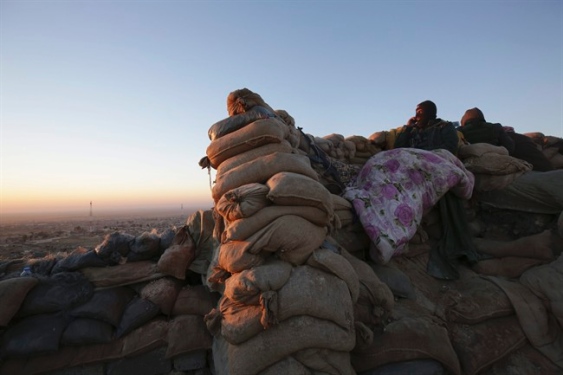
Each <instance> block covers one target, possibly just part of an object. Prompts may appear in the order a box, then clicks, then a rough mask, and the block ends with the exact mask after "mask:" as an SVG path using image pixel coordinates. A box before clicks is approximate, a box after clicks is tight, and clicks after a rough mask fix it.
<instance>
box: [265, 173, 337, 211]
mask: <svg viewBox="0 0 563 375" xmlns="http://www.w3.org/2000/svg"><path fill="white" fill-rule="evenodd" d="M266 185H267V186H268V187H269V188H270V191H269V192H268V195H267V198H268V199H270V200H271V201H272V202H274V204H276V205H281V206H312V207H316V208H319V209H321V210H323V211H324V212H326V213H327V214H328V216H329V218H332V216H333V215H334V206H333V203H332V197H331V195H332V194H331V193H330V191H328V190H327V189H326V188H325V187H324V186H323V185H322V184H321V183H320V182H319V181H317V180H315V179H312V178H310V177H307V176H304V175H302V174H298V173H292V172H279V173H276V174H275V175H273V176H272V177H270V179H268V181H267V182H266Z"/></svg>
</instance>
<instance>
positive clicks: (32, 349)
mask: <svg viewBox="0 0 563 375" xmlns="http://www.w3.org/2000/svg"><path fill="white" fill-rule="evenodd" d="M67 324H68V318H67V317H66V316H65V315H64V314H63V313H62V312H56V313H52V314H38V315H34V316H30V317H27V318H24V319H22V320H19V321H18V322H17V323H15V324H13V325H11V326H10V327H8V329H7V330H6V332H5V333H4V335H3V338H2V350H1V353H2V356H3V357H22V356H25V357H28V356H35V355H39V354H46V353H52V352H55V351H57V350H58V349H59V343H60V339H61V335H62V333H63V331H64V329H65V327H66V326H67Z"/></svg>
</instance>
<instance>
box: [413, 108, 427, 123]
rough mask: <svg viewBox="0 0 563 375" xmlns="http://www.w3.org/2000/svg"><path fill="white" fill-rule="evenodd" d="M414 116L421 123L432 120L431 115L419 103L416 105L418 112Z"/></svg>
mask: <svg viewBox="0 0 563 375" xmlns="http://www.w3.org/2000/svg"><path fill="white" fill-rule="evenodd" d="M414 117H415V118H416V122H417V123H418V124H419V123H423V124H424V123H426V122H428V121H429V120H430V116H428V113H427V111H426V109H425V108H423V107H421V106H419V105H417V106H416V113H415V116H414Z"/></svg>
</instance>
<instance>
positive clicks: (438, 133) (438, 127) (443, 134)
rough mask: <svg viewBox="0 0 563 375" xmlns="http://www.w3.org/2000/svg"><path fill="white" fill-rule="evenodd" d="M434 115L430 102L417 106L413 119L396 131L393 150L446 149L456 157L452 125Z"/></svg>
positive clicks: (433, 108) (456, 147)
mask: <svg viewBox="0 0 563 375" xmlns="http://www.w3.org/2000/svg"><path fill="white" fill-rule="evenodd" d="M436 113H437V109H436V104H434V103H433V102H431V101H430V100H426V101H423V102H422V103H420V104H418V105H417V106H416V112H415V115H414V117H411V118H410V119H409V121H408V122H407V124H406V125H405V126H403V127H402V128H400V129H399V130H398V132H397V133H398V134H397V139H396V140H395V144H394V148H405V147H412V148H418V149H422V150H427V151H431V150H437V149H446V150H448V151H450V152H451V153H452V154H454V155H457V150H458V142H459V138H458V134H457V130H456V128H455V126H454V124H453V123H451V122H449V121H444V120H442V119H440V118H437V117H436Z"/></svg>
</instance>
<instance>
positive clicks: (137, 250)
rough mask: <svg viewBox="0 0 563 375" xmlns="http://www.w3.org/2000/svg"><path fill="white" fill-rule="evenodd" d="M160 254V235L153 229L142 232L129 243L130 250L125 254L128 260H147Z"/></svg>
mask: <svg viewBox="0 0 563 375" xmlns="http://www.w3.org/2000/svg"><path fill="white" fill-rule="evenodd" d="M159 256H160V237H159V236H158V234H157V233H156V232H155V231H151V232H143V233H141V234H140V235H138V236H136V237H135V240H134V241H133V242H132V243H131V251H129V253H128V254H127V261H128V262H138V261H140V260H149V259H152V258H156V257H159Z"/></svg>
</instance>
